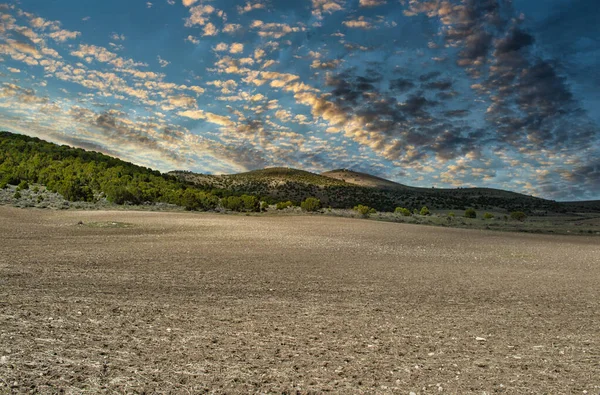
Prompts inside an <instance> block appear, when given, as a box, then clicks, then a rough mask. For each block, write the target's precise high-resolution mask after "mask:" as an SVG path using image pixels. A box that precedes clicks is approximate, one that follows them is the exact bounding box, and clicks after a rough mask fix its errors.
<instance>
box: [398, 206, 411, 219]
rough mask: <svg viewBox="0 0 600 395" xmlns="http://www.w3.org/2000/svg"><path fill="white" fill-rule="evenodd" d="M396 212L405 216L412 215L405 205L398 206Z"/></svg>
mask: <svg viewBox="0 0 600 395" xmlns="http://www.w3.org/2000/svg"><path fill="white" fill-rule="evenodd" d="M394 213H396V214H400V215H402V216H403V217H410V210H409V209H407V208H405V207H396V210H394Z"/></svg>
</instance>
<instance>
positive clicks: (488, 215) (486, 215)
mask: <svg viewBox="0 0 600 395" xmlns="http://www.w3.org/2000/svg"><path fill="white" fill-rule="evenodd" d="M483 219H494V214H491V213H485V214H483Z"/></svg>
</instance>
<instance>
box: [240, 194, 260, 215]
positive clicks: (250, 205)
mask: <svg viewBox="0 0 600 395" xmlns="http://www.w3.org/2000/svg"><path fill="white" fill-rule="evenodd" d="M241 199H242V204H243V206H244V211H250V212H259V211H260V200H258V198H257V197H256V196H252V195H242V197H241Z"/></svg>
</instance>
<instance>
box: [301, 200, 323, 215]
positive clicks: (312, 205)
mask: <svg viewBox="0 0 600 395" xmlns="http://www.w3.org/2000/svg"><path fill="white" fill-rule="evenodd" d="M300 207H301V208H302V210H304V211H308V212H311V211H317V210H319V209H320V208H321V201H320V200H319V199H317V198H314V197H309V198H306V200H305V201H303V202H302V203H301V204H300Z"/></svg>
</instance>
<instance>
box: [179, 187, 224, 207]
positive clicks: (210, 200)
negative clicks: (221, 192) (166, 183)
mask: <svg viewBox="0 0 600 395" xmlns="http://www.w3.org/2000/svg"><path fill="white" fill-rule="evenodd" d="M180 205H182V206H183V207H185V209H186V210H190V211H191V210H214V209H216V208H217V206H218V205H219V198H218V197H216V196H214V195H212V194H210V193H206V192H202V191H198V190H195V189H192V188H187V189H186V190H185V192H183V195H182V196H181V202H180Z"/></svg>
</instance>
